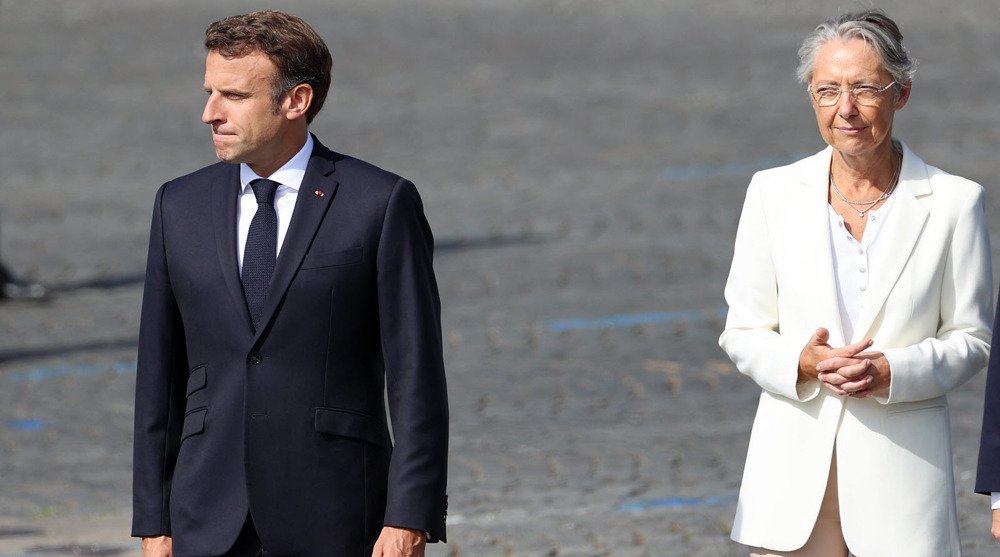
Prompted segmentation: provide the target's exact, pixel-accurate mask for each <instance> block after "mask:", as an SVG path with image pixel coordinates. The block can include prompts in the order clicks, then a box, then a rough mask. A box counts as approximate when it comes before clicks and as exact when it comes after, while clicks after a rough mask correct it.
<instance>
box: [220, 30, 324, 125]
mask: <svg viewBox="0 0 1000 557" xmlns="http://www.w3.org/2000/svg"><path fill="white" fill-rule="evenodd" d="M205 48H206V49H208V50H209V51H210V52H213V51H214V52H218V53H219V54H221V55H222V56H225V57H227V58H234V57H238V56H245V55H247V54H251V53H253V52H262V53H264V54H266V55H267V57H268V58H269V59H270V60H271V62H273V63H274V65H275V66H277V67H278V77H277V79H276V80H275V83H274V92H273V101H274V106H275V109H276V110H277V108H278V106H279V105H280V103H281V97H282V96H284V95H285V93H287V92H289V91H291V90H292V88H294V87H295V86H296V85H299V84H300V83H307V84H309V85H310V86H311V87H312V89H313V99H312V104H311V105H310V106H309V110H308V111H307V112H306V123H312V120H313V118H314V117H315V116H316V114H318V113H319V111H320V109H321V108H323V102H324V101H325V100H326V94H327V92H328V91H329V90H330V68H331V67H332V66H333V59H332V58H331V56H330V51H329V50H328V49H327V48H326V43H324V42H323V39H322V38H320V36H319V35H318V34H317V33H316V31H314V30H313V28H312V27H310V26H309V24H308V23H306V22H305V21H303V20H302V18H299V17H296V16H294V15H291V14H286V13H284V12H279V11H277V10H266V11H261V12H253V13H249V14H245V15H236V16H232V17H227V18H226V19H223V20H220V21H216V22H215V23H213V24H211V25H209V26H208V29H206V30H205Z"/></svg>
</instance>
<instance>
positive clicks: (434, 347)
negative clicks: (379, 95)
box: [376, 179, 448, 541]
mask: <svg viewBox="0 0 1000 557" xmlns="http://www.w3.org/2000/svg"><path fill="white" fill-rule="evenodd" d="M432 259H433V238H432V235H431V231H430V227H429V226H428V224H427V220H426V218H425V217H424V212H423V206H422V204H421V201H420V197H419V195H418V194H417V190H416V188H415V187H414V186H413V184H412V183H410V182H408V181H406V180H402V179H400V180H399V181H398V182H397V183H396V184H395V186H394V188H393V191H392V193H391V195H390V198H389V201H388V207H387V210H386V215H385V221H384V222H383V225H382V234H381V239H380V241H379V247H378V254H377V256H376V265H377V269H378V299H379V319H380V326H381V334H382V352H383V355H384V358H385V370H386V389H387V393H388V402H389V415H390V418H391V420H392V430H393V438H394V442H395V444H394V447H393V453H392V461H391V463H390V465H389V483H388V497H387V503H386V512H385V525H386V526H395V527H401V528H412V529H415V530H422V531H425V532H427V533H428V534H429V539H430V541H438V540H441V541H444V540H445V513H446V509H447V499H446V497H447V496H446V484H447V476H448V394H447V387H446V383H445V372H444V358H443V354H442V342H441V302H440V299H439V297H438V289H437V283H436V281H435V278H434V270H433V267H432Z"/></svg>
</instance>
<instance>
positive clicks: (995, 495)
mask: <svg viewBox="0 0 1000 557" xmlns="http://www.w3.org/2000/svg"><path fill="white" fill-rule="evenodd" d="M990 508H991V509H1000V491H994V492H992V493H990Z"/></svg>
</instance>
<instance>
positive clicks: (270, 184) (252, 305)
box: [242, 179, 281, 331]
mask: <svg viewBox="0 0 1000 557" xmlns="http://www.w3.org/2000/svg"><path fill="white" fill-rule="evenodd" d="M280 185H281V184H279V183H277V182H274V181H271V180H265V179H257V180H254V181H252V182H250V187H251V188H253V193H254V195H256V196H257V213H255V214H254V216H253V220H251V221H250V231H249V232H248V233H247V243H246V247H245V248H244V249H243V276H242V278H243V293H244V294H245V295H246V298H247V307H248V308H249V309H250V318H251V319H252V320H253V328H254V330H256V331H259V330H260V326H261V319H263V317H264V315H263V313H264V302H265V301H267V290H268V287H269V286H270V284H271V275H272V274H274V260H275V259H277V257H278V214H277V213H276V212H275V211H274V193H275V192H276V191H278V186H280Z"/></svg>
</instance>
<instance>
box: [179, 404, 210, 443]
mask: <svg viewBox="0 0 1000 557" xmlns="http://www.w3.org/2000/svg"><path fill="white" fill-rule="evenodd" d="M206 414H208V408H197V409H195V410H192V411H190V412H188V413H187V415H185V416H184V426H183V427H182V428H181V443H183V442H184V440H185V439H187V438H188V437H191V436H192V435H198V434H200V433H202V432H203V431H205V415H206Z"/></svg>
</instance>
